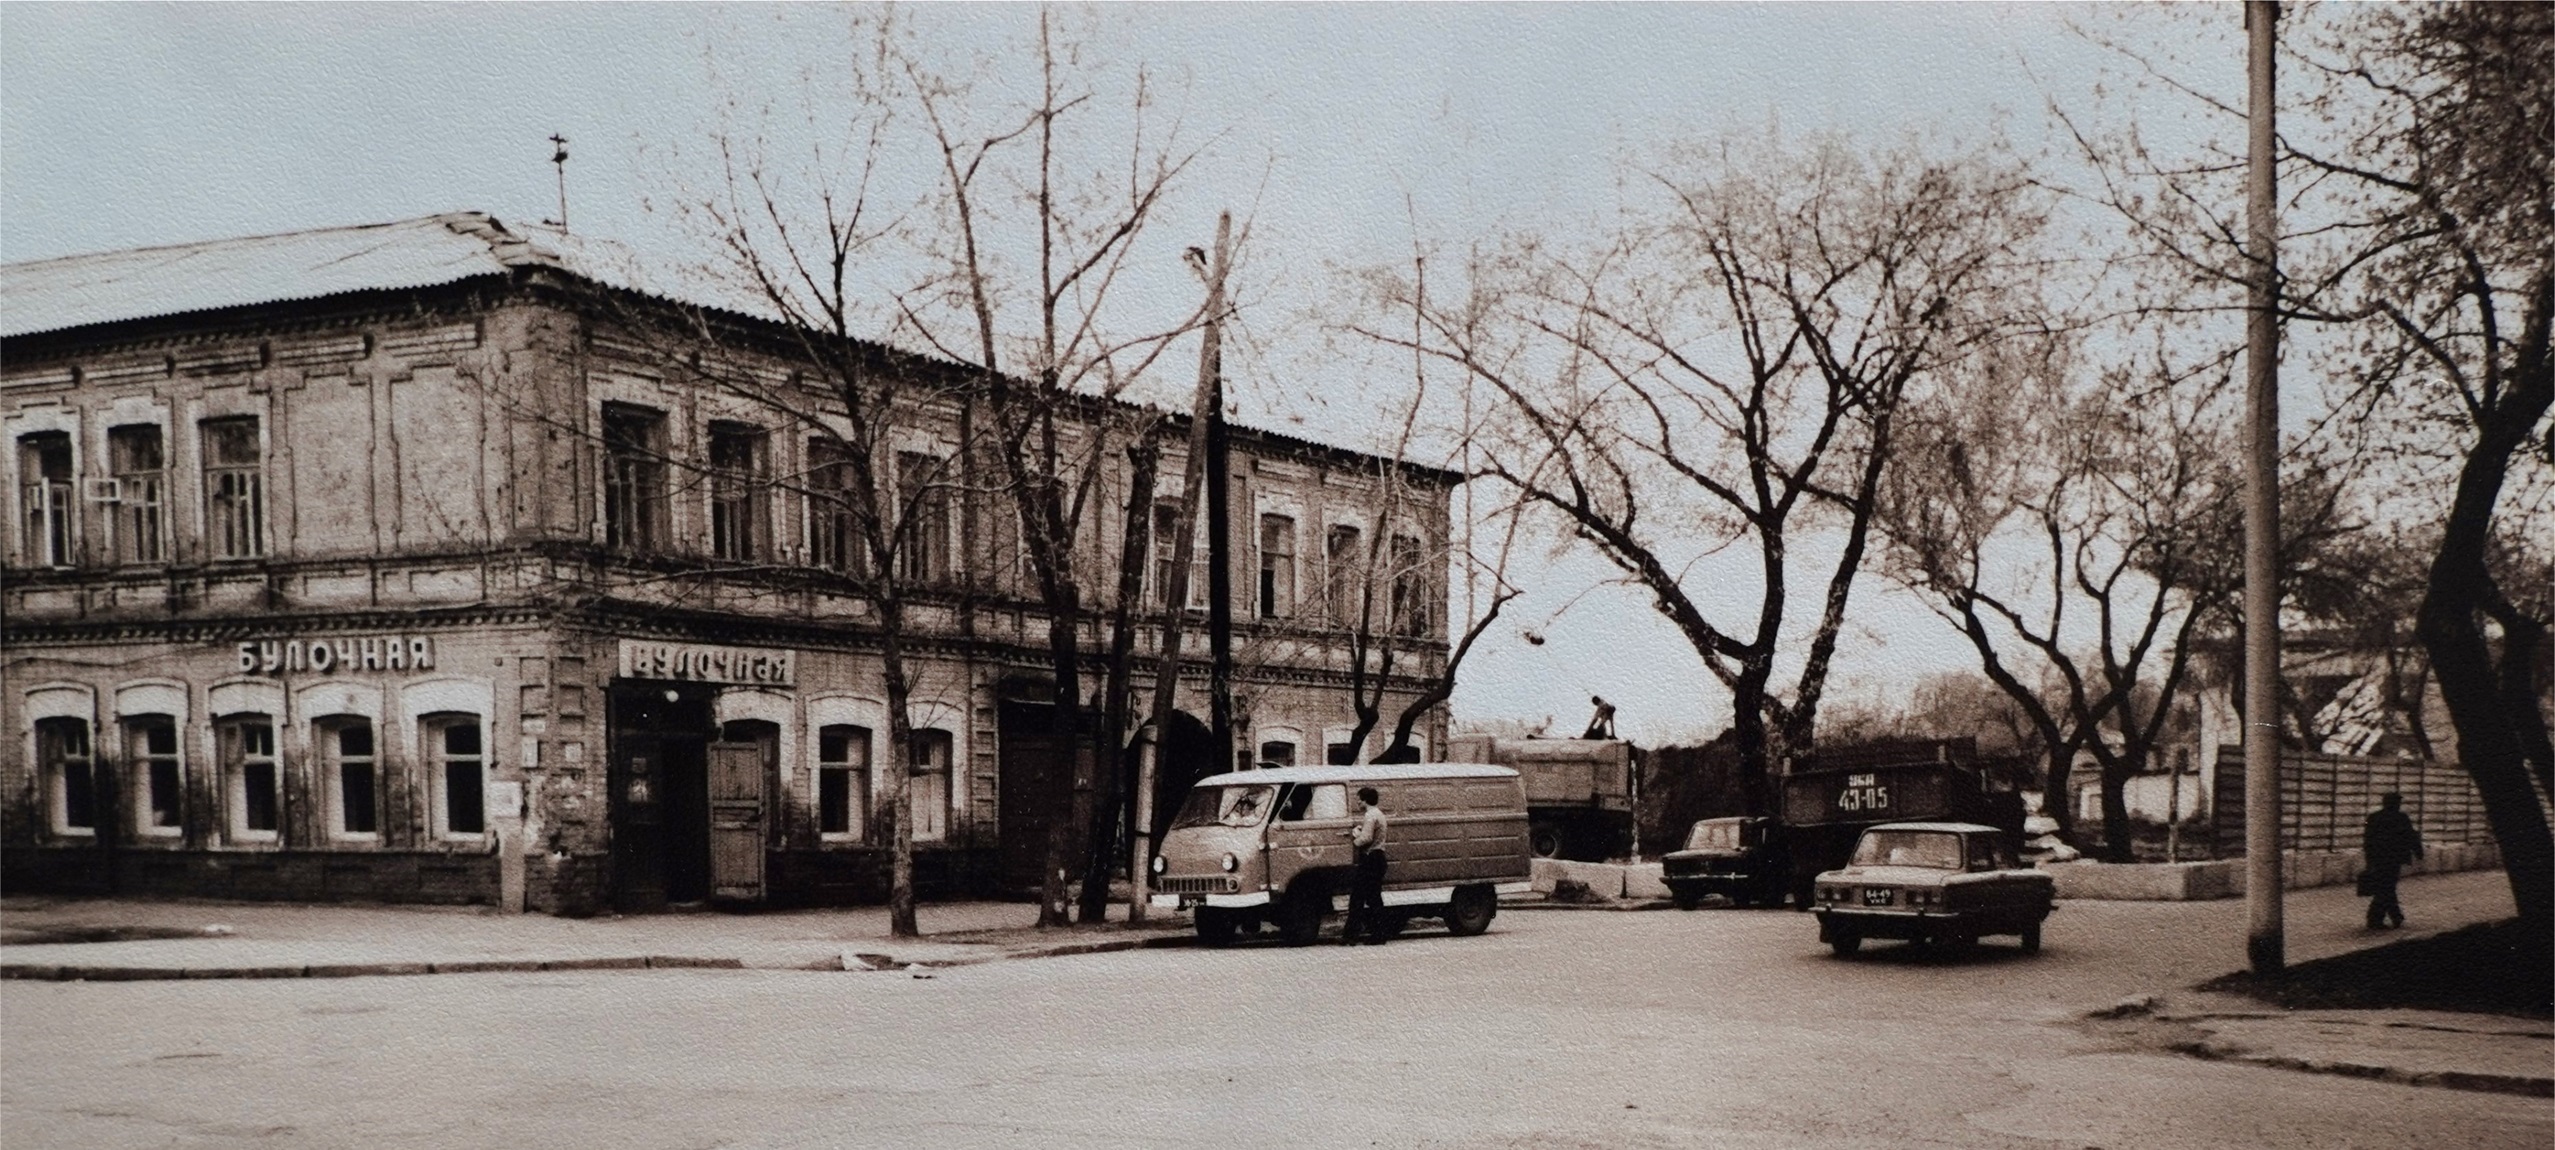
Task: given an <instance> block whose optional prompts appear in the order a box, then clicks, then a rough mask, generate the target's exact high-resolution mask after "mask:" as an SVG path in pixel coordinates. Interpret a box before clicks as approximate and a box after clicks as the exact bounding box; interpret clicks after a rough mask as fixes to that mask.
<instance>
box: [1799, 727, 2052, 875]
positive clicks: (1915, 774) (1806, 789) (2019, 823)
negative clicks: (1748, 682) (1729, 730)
mask: <svg viewBox="0 0 2555 1150" xmlns="http://www.w3.org/2000/svg"><path fill="white" fill-rule="evenodd" d="M1904 822H1958V823H1977V824H1981V825H1984V826H1988V827H1992V828H1994V829H1995V830H1997V831H1998V832H2001V833H2002V834H2004V835H2005V836H2006V838H2007V849H2008V850H2009V851H2010V850H2012V849H2013V848H2015V847H2018V846H2019V845H2020V844H2021V842H2022V838H2023V797H2022V795H2021V794H2019V793H2017V792H2016V791H2014V790H2013V789H2012V788H2011V787H2010V786H2005V785H2003V784H2002V783H2001V782H2000V781H1999V780H1997V779H1995V778H1993V777H1992V775H1991V772H1988V771H1986V770H1983V769H1982V768H1981V767H1980V766H1979V764H1978V754H1977V742H1976V740H1973V739H1967V738H1961V739H1928V740H1922V741H1892V742H1886V743H1871V744H1866V745H1863V746H1859V747H1844V748H1838V749H1835V750H1832V751H1827V750H1823V751H1821V752H1819V753H1818V754H1817V755H1815V756H1813V757H1811V758H1809V759H1807V760H1804V761H1803V762H1801V763H1798V764H1796V765H1795V766H1794V767H1793V770H1792V772H1791V773H1790V774H1788V775H1785V776H1784V778H1783V803H1782V810H1781V812H1780V815H1779V816H1778V823H1779V829H1780V831H1781V834H1782V837H1783V841H1784V846H1785V849H1786V850H1787V851H1788V852H1789V853H1790V855H1791V859H1792V873H1791V875H1790V886H1791V890H1792V905H1793V906H1794V907H1795V908H1796V909H1802V910H1807V909H1809V907H1810V905H1811V902H1812V899H1811V895H1812V892H1813V889H1814V885H1815V880H1816V879H1817V878H1818V875H1819V873H1820V872H1822V871H1831V870H1836V869H1839V868H1841V867H1843V866H1845V865H1846V863H1847V862H1848V860H1850V859H1851V858H1852V857H1853V855H1854V844H1855V843H1856V842H1857V841H1858V840H1860V839H1861V838H1862V837H1863V832H1864V831H1866V830H1869V829H1871V828H1873V827H1876V826H1879V825H1881V824H1883V823H1904Z"/></svg>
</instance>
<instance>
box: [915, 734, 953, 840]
mask: <svg viewBox="0 0 2555 1150" xmlns="http://www.w3.org/2000/svg"><path fill="white" fill-rule="evenodd" d="M951 745H952V744H951V739H950V736H949V732H947V731H936V730H931V729H929V728H923V729H918V730H916V731H915V732H914V757H913V762H912V767H911V773H910V775H909V777H908V778H907V779H906V786H907V787H908V788H909V789H910V790H911V796H910V797H911V798H912V800H913V809H914V841H915V842H939V841H941V840H942V839H945V838H948V837H949V763H950V751H951Z"/></svg>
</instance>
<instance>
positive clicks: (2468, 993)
mask: <svg viewBox="0 0 2555 1150" xmlns="http://www.w3.org/2000/svg"><path fill="white" fill-rule="evenodd" d="M2549 958H2550V956H2549V953H2548V946H2547V938H2546V936H2545V935H2543V934H2534V935H2532V933H2531V932H2530V931H2528V930H2526V929H2525V928H2523V927H2522V926H2521V925H2520V922H2519V920H2517V919H2510V920H2506V921H2503V922H2495V923H2485V924H2482V925H2479V926H2470V927H2465V928H2463V929H2459V930H2452V931H2448V932H2445V933H2442V934H2437V935H2433V936H2431V937H2429V938H2415V939H2407V940H2405V941H2403V942H2396V943H2389V944H2387V945H2385V946H2377V947H2371V948H2369V949H2367V950H2358V951H2353V952H2351V953H2349V954H2341V955H2335V956H2334V957H2332V958H2325V959H2318V960H2316V961H2314V962H2303V963H2299V964H2298V965H2296V966H2292V967H2290V968H2288V969H2287V970H2284V971H2282V972H2280V973H2279V974H2275V975H2270V976H2267V977H2265V976H2257V975H2255V974H2254V973H2253V972H2251V971H2238V972H2236V973H2234V974H2229V975H2225V976H2222V977H2219V978H2214V979H2211V980H2210V981H2208V982H2204V983H2202V984H2200V989H2202V990H2215V991H2224V992H2228V993H2233V994H2242V995H2245V996H2247V997H2250V998H2255V999H2259V1000H2261V1001H2264V1002H2268V1003H2272V1004H2274V1005H2277V1006H2281V1007H2286V1008H2288V1009H2291V1010H2331V1009H2373V1008H2382V1007H2403V1008H2411V1009H2416V1010H2455V1011H2465V1012H2469V1013H2477V1014H2510V1015H2519V1016H2522V1017H2527V1018H2547V1017H2550V1016H2555V963H2550V961H2549Z"/></svg>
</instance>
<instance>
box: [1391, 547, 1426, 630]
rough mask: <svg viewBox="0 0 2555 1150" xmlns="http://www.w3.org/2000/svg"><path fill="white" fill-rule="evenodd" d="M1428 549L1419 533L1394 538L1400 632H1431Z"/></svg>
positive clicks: (1395, 621)
mask: <svg viewBox="0 0 2555 1150" xmlns="http://www.w3.org/2000/svg"><path fill="white" fill-rule="evenodd" d="M1425 556H1426V550H1425V549H1424V548H1422V547H1421V546H1420V541H1419V538H1418V537H1417V536H1412V535H1396V536H1394V537H1393V553H1392V563H1393V602H1392V615H1391V619H1392V623H1393V632H1394V633H1395V634H1398V635H1426V634H1428V627H1429V617H1430V616H1431V614H1432V612H1431V611H1430V610H1429V609H1428V589H1429V587H1430V585H1431V581H1430V579H1429V577H1428V567H1427V561H1426V559H1425Z"/></svg>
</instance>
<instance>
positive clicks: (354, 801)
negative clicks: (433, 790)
mask: <svg viewBox="0 0 2555 1150" xmlns="http://www.w3.org/2000/svg"><path fill="white" fill-rule="evenodd" d="M311 746H312V749H313V750H315V751H316V752H318V755H319V765H320V779H321V783H322V785H323V786H325V787H327V788H328V833H329V835H330V837H332V838H340V839H355V840H365V839H375V838H379V837H380V836H381V767H380V760H379V759H378V758H377V757H376V756H375V755H374V753H373V748H374V741H373V724H372V720H370V719H365V718H360V717H355V716H347V717H342V718H329V719H322V720H320V721H319V722H318V723H317V724H316V725H314V727H313V728H312V731H311Z"/></svg>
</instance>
